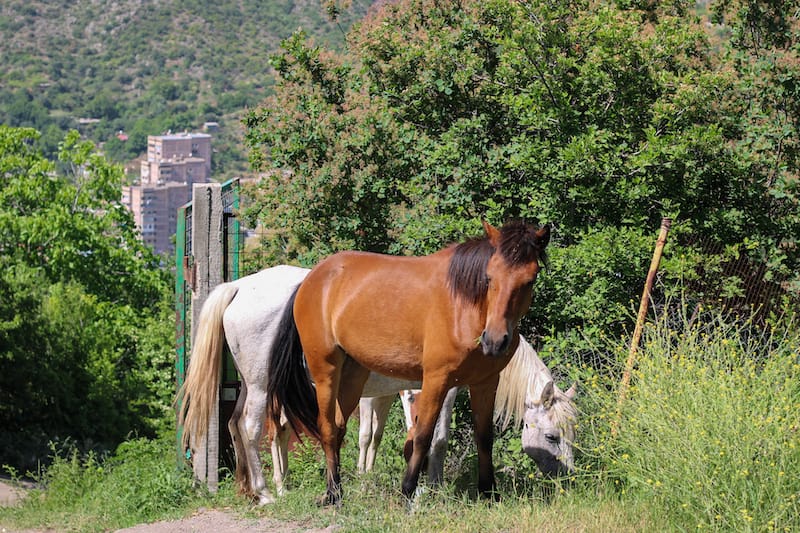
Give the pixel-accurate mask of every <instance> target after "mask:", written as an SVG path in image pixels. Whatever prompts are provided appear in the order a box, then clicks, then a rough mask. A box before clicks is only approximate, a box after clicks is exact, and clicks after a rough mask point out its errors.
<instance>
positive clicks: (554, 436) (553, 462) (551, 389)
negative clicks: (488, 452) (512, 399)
mask: <svg viewBox="0 0 800 533" xmlns="http://www.w3.org/2000/svg"><path fill="white" fill-rule="evenodd" d="M574 397H575V384H574V383H573V384H572V386H571V387H570V388H569V389H567V390H566V391H564V392H562V391H561V390H560V389H559V388H558V387H557V386H556V385H555V384H554V383H553V382H552V381H549V382H548V383H547V384H546V385H545V387H544V389H543V390H542V395H541V397H540V398H539V400H538V401H536V402H534V403H527V402H526V405H525V407H526V410H525V415H524V416H523V423H524V426H523V428H522V450H523V451H524V452H525V453H526V454H528V455H529V456H530V457H531V458H532V459H533V460H534V461H535V462H536V465H537V466H538V467H539V470H541V472H542V473H543V474H544V475H546V476H559V475H562V474H569V473H571V472H572V471H573V470H574V468H575V463H574V457H573V453H572V444H573V442H574V441H575V423H576V420H577V416H578V413H577V410H576V409H575V404H574V403H573V402H572V400H573V398H574Z"/></svg>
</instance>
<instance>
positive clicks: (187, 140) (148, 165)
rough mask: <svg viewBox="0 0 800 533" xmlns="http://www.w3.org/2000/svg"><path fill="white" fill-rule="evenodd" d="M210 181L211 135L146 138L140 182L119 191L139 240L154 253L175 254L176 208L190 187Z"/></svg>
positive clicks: (189, 195)
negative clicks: (140, 237) (138, 232)
mask: <svg viewBox="0 0 800 533" xmlns="http://www.w3.org/2000/svg"><path fill="white" fill-rule="evenodd" d="M209 181H211V135H208V134H206V133H181V134H168V135H157V136H153V135H151V136H148V137H147V159H145V160H144V161H142V163H141V169H140V179H139V183H138V184H136V185H130V186H124V187H123V188H122V202H123V203H124V204H125V205H127V206H128V208H129V209H130V210H131V212H132V213H133V218H134V220H135V221H136V226H137V227H138V228H139V230H140V231H141V234H142V241H144V243H145V244H146V245H148V246H149V247H150V248H152V249H153V250H154V251H155V252H156V253H169V254H171V253H174V251H175V243H174V239H173V236H174V235H175V228H176V219H175V217H176V212H177V209H178V208H179V207H180V206H182V205H183V204H185V203H186V202H189V201H191V199H192V185H194V184H195V183H208V182H209Z"/></svg>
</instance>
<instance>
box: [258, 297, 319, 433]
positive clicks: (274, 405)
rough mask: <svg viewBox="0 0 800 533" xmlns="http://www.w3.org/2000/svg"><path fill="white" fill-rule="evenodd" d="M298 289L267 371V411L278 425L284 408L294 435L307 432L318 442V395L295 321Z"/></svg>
mask: <svg viewBox="0 0 800 533" xmlns="http://www.w3.org/2000/svg"><path fill="white" fill-rule="evenodd" d="M296 296H297V289H295V291H294V292H293V293H292V296H291V297H290V298H289V303H287V304H286V308H285V309H284V311H283V316H282V317H281V321H280V324H279V325H278V331H277V333H276V336H275V342H274V344H273V347H272V354H270V357H269V366H268V370H267V407H268V409H269V411H270V414H271V416H272V419H273V421H274V422H275V424H276V425H278V424H279V423H280V416H281V408H283V411H284V413H285V415H286V418H287V420H288V421H289V424H291V426H292V428H293V429H294V430H295V433H298V434H299V433H300V431H301V430H303V431H305V433H306V434H307V435H311V436H312V437H314V438H316V439H319V438H320V432H319V426H318V423H317V417H318V416H319V406H318V405H317V393H316V391H315V390H314V385H313V383H312V382H311V376H309V374H308V369H307V368H306V366H305V359H304V357H303V347H302V345H301V344H300V334H299V333H298V331H297V324H296V323H295V321H294V299H295V297H296Z"/></svg>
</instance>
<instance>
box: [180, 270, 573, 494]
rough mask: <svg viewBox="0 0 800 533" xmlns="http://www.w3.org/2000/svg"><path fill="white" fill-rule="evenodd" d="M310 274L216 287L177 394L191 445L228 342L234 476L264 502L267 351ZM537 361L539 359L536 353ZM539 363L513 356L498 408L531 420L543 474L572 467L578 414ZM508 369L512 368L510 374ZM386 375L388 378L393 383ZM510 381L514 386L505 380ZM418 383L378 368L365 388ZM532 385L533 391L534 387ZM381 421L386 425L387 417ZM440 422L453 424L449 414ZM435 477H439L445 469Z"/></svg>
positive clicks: (277, 445) (276, 274)
mask: <svg viewBox="0 0 800 533" xmlns="http://www.w3.org/2000/svg"><path fill="white" fill-rule="evenodd" d="M308 272H309V270H308V269H304V268H298V267H292V266H286V265H282V266H277V267H273V268H268V269H265V270H262V271H261V272H258V273H256V274H251V275H249V276H245V277H243V278H241V279H239V280H236V281H233V282H230V283H223V284H221V285H219V286H217V287H216V288H215V289H214V290H213V291H212V292H211V294H210V295H209V296H208V298H207V299H206V302H205V303H204V305H203V308H202V310H201V312H200V317H199V321H198V323H197V324H194V325H193V329H194V330H195V336H194V340H193V346H192V354H191V358H190V361H189V368H188V371H187V374H186V380H185V381H184V384H183V386H182V387H181V389H180V390H179V391H178V398H177V399H178V401H180V403H179V405H180V406H181V409H180V412H179V422H180V423H181V424H182V425H183V439H184V446H186V447H191V443H192V442H193V441H194V440H196V439H201V438H203V437H204V436H205V434H206V433H207V431H208V424H209V420H210V413H211V410H212V406H213V402H214V401H215V400H216V391H217V390H218V388H219V369H220V364H221V359H222V350H223V346H224V344H225V343H226V342H227V345H228V348H229V349H230V352H231V354H232V356H233V360H234V364H235V365H236V369H237V370H238V372H239V375H240V377H241V380H242V385H241V391H240V393H239V398H238V400H237V402H236V407H235V408H234V411H233V414H232V415H231V418H230V420H229V421H228V430H229V431H230V434H231V438H232V441H233V445H234V452H235V458H236V473H235V476H236V481H237V483H238V485H239V489H240V491H241V492H242V493H244V494H245V495H247V496H249V497H251V498H253V499H255V500H257V501H258V503H259V504H266V503H271V502H274V501H275V499H274V497H273V496H272V494H271V493H270V491H269V489H268V488H267V486H266V482H265V480H264V474H263V472H262V468H261V461H260V459H259V454H258V450H259V443H260V441H261V439H262V437H263V435H264V427H265V420H266V413H267V401H266V390H265V387H266V383H267V375H266V374H267V368H268V360H269V355H270V353H271V352H272V344H273V341H274V337H275V329H276V328H277V326H278V322H279V319H280V317H281V316H282V313H283V311H284V308H285V307H286V305H287V303H288V301H289V297H290V295H291V294H292V292H293V291H294V290H295V288H296V287H297V286H298V285H299V284H300V283H301V282H302V281H303V279H304V278H305V277H306V275H307V274H308ZM523 344H525V345H527V343H520V346H522V345H523ZM528 346H529V345H528ZM516 353H519V350H518V351H517V352H516ZM535 360H536V361H538V358H535ZM515 361H517V362H518V363H517V364H519V365H520V367H519V368H517V369H516V370H509V369H511V368H512V366H513V367H515V368H516V365H515ZM539 365H541V366H537V365H536V363H535V361H534V360H531V359H530V358H526V357H516V356H515V357H514V358H512V360H511V363H509V365H508V366H507V367H506V368H507V370H508V371H506V370H504V371H503V373H501V381H500V385H499V386H498V396H497V398H496V406H497V407H496V410H497V412H502V413H505V415H504V416H505V418H504V420H505V422H506V423H507V422H508V420H509V419H510V418H512V417H513V418H514V419H515V420H521V419H523V418H524V419H525V421H526V422H525V423H526V429H524V430H523V443H524V442H525V440H524V438H525V435H526V432H527V434H528V436H529V442H530V444H529V445H525V446H526V448H525V449H526V452H528V453H531V451H529V450H533V451H534V453H535V454H534V455H532V456H533V457H534V459H536V460H537V464H539V465H540V468H541V469H542V471H543V472H546V473H553V472H555V471H558V470H570V469H571V468H572V441H573V439H574V426H575V422H576V413H577V411H576V410H575V407H574V405H573V404H572V401H571V399H572V396H573V395H574V386H573V387H571V388H570V389H569V390H568V391H567V392H566V393H563V392H561V391H558V389H557V388H556V387H555V386H554V385H553V382H552V378H549V376H550V374H549V371H547V368H546V367H545V366H544V365H543V364H541V361H539ZM542 368H543V369H544V370H545V371H547V374H546V376H547V377H548V379H550V381H549V383H546V384H545V385H544V386H540V385H538V384H539V383H541V381H542V379H545V378H536V377H535V376H537V375H539V373H540V372H542ZM503 374H507V376H508V377H507V378H506V380H504V379H503ZM387 379H388V380H390V381H389V384H388V385H387V382H386V380H387ZM504 381H507V382H508V384H507V385H503V382H504ZM532 383H533V384H534V385H531V384H532ZM419 386H420V384H419V382H410V381H398V380H393V379H391V378H385V377H384V376H380V375H377V374H374V373H373V374H372V375H371V377H370V379H369V380H368V381H367V383H366V385H365V386H364V392H363V393H362V394H363V396H366V397H378V396H387V395H393V394H396V393H397V392H399V391H401V390H405V389H415V388H419ZM531 387H533V389H531V390H529V389H530V388H531ZM539 389H540V390H539ZM537 390H538V392H537ZM548 391H549V392H548ZM453 398H455V394H454V393H453ZM526 402H527V405H526ZM362 420H363V419H362ZM383 420H384V423H385V416H384V417H383ZM442 420H446V423H445V425H449V418H447V419H444V418H443V419H442ZM281 422H282V423H281V425H280V427H277V428H274V430H273V433H274V434H273V435H272V459H273V480H274V482H275V487H276V490H277V492H278V494H282V493H283V490H284V487H283V482H284V478H285V477H286V473H287V450H288V440H289V436H290V433H291V430H290V428H289V427H288V424H286V423H285V420H282V421H281ZM440 424H441V422H440ZM548 428H549V429H548ZM444 438H445V439H446V435H445V437H444ZM445 445H446V442H445ZM537 456H547V457H549V459H548V461H545V462H539V459H537ZM441 457H442V458H443V453H442V455H441ZM372 461H373V462H374V451H373V459H372ZM366 464H367V463H366V462H365V465H366ZM370 464H372V463H370ZM547 464H550V465H551V466H550V467H548V466H547ZM542 465H545V466H544V467H543V466H542ZM552 465H556V467H555V468H553V467H552ZM436 475H437V476H438V479H439V480H440V479H441V468H439V470H438V473H437V474H436ZM430 476H431V474H430V470H429V477H430ZM433 479H437V478H436V477H433Z"/></svg>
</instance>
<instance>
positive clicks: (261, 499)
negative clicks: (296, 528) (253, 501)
mask: <svg viewBox="0 0 800 533" xmlns="http://www.w3.org/2000/svg"><path fill="white" fill-rule="evenodd" d="M272 503H275V498H274V497H273V496H272V494H260V495H259V496H258V505H259V506H261V505H269V504H272Z"/></svg>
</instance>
